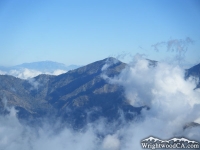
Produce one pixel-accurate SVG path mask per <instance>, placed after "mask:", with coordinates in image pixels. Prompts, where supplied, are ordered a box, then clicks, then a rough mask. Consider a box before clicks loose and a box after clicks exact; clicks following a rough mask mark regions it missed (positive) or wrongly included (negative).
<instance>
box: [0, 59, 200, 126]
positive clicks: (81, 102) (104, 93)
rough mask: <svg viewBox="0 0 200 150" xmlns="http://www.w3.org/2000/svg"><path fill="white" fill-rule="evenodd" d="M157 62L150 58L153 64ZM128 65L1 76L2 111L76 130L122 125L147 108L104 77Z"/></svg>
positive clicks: (104, 62)
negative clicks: (96, 124) (23, 76)
mask: <svg viewBox="0 0 200 150" xmlns="http://www.w3.org/2000/svg"><path fill="white" fill-rule="evenodd" d="M156 64H157V62H156V61H150V60H149V66H150V67H155V66H156ZM36 66H37V65H36ZM61 66H62V65H61ZM125 67H129V66H128V65H127V64H125V63H123V62H121V61H119V60H117V59H115V58H112V57H110V58H106V59H103V60H100V61H96V62H94V63H91V64H88V65H86V66H83V67H80V68H77V69H74V70H70V71H68V72H67V73H64V74H61V75H58V76H53V75H45V74H43V75H39V76H36V77H34V78H31V79H29V80H23V79H20V78H16V77H13V76H9V75H0V83H1V84H0V100H1V101H0V113H1V114H5V113H7V109H9V108H10V107H11V106H15V108H16V109H17V110H18V113H17V115H18V118H19V119H20V120H21V121H22V122H26V123H29V124H38V122H39V120H41V119H42V118H45V117H46V118H51V120H52V122H53V121H54V119H56V120H60V121H61V122H62V123H63V124H65V125H67V126H70V127H72V128H74V129H80V128H82V127H84V125H86V124H87V123H90V122H94V121H96V120H98V119H100V118H104V119H106V120H107V121H108V122H112V121H114V120H115V122H116V121H118V122H119V124H120V122H122V121H123V119H124V120H126V121H129V120H133V119H134V118H135V117H136V116H139V115H140V112H141V110H142V109H143V108H144V107H133V106H132V105H130V104H129V103H128V102H127V99H126V98H125V96H124V89H123V88H122V87H121V86H119V85H116V84H110V83H108V82H107V81H106V80H105V79H104V78H103V77H102V76H103V75H107V76H108V77H114V76H117V75H119V74H120V73H121V71H122V70H123V69H124V68H125ZM196 68H197V69H196ZM198 68H199V65H197V66H194V68H190V69H188V70H187V71H186V76H187V77H189V76H194V75H195V76H198V77H200V75H199V74H198V72H197V71H198ZM196 72H197V73H196ZM146 109H149V108H147V107H146ZM53 118H54V119H53Z"/></svg>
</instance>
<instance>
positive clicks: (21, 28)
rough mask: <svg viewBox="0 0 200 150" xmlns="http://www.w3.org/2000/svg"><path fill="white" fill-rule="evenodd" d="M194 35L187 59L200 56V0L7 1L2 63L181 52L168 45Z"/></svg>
mask: <svg viewBox="0 0 200 150" xmlns="http://www.w3.org/2000/svg"><path fill="white" fill-rule="evenodd" d="M187 37H189V38H190V39H192V40H193V41H194V42H193V44H188V51H187V53H186V57H185V58H186V60H187V62H190V63H197V62H199V61H200V1H198V0H138V1H135V0H124V1H122V0H121V1H120V0H115V1H111V0H73V1H72V0H57V1H55V0H19V1H16V0H1V1H0V56H1V59H0V65H4V66H9V65H16V64H20V63H24V62H34V61H43V60H52V61H57V62H61V63H65V64H66V65H70V64H78V65H85V64H88V63H91V62H93V61H96V60H100V59H104V58H106V57H109V56H117V55H119V54H122V53H131V54H132V55H134V54H136V53H140V54H145V55H146V57H148V58H149V59H154V60H159V61H161V60H166V59H168V58H172V57H174V56H175V54H176V53H175V52H172V51H167V45H161V46H159V52H156V51H155V50H154V48H153V47H152V45H154V44H156V43H159V42H163V41H165V43H167V41H170V40H176V39H177V40H179V41H181V39H182V40H185V39H186V38H187Z"/></svg>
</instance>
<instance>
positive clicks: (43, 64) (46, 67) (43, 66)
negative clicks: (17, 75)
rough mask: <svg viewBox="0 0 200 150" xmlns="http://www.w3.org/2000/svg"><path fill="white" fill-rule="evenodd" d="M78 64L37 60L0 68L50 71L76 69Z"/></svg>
mask: <svg viewBox="0 0 200 150" xmlns="http://www.w3.org/2000/svg"><path fill="white" fill-rule="evenodd" d="M78 67H80V66H78V65H69V66H66V65H65V64H63V63H58V62H53V61H38V62H32V63H23V64H20V65H16V66H11V67H3V66H0V70H2V71H10V70H19V69H24V68H26V69H32V70H37V71H41V72H52V71H55V70H66V71H68V70H73V69H76V68H78Z"/></svg>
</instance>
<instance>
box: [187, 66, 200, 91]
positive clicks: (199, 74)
mask: <svg viewBox="0 0 200 150" xmlns="http://www.w3.org/2000/svg"><path fill="white" fill-rule="evenodd" d="M191 76H192V77H195V78H196V79H197V80H198V83H197V87H196V88H200V63H199V64H197V65H195V66H193V67H191V68H190V69H187V70H186V75H185V77H186V79H187V78H189V77H191Z"/></svg>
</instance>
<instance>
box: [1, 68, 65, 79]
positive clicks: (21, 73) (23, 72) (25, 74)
mask: <svg viewBox="0 0 200 150" xmlns="http://www.w3.org/2000/svg"><path fill="white" fill-rule="evenodd" d="M66 72H67V71H66V70H60V69H57V70H54V71H52V72H41V71H38V70H33V69H27V68H23V69H18V70H16V69H15V70H10V71H7V72H6V71H1V70H0V74H1V75H5V74H7V75H12V76H15V77H17V78H21V79H29V78H33V77H36V76H38V75H40V74H49V75H60V74H63V73H66Z"/></svg>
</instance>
